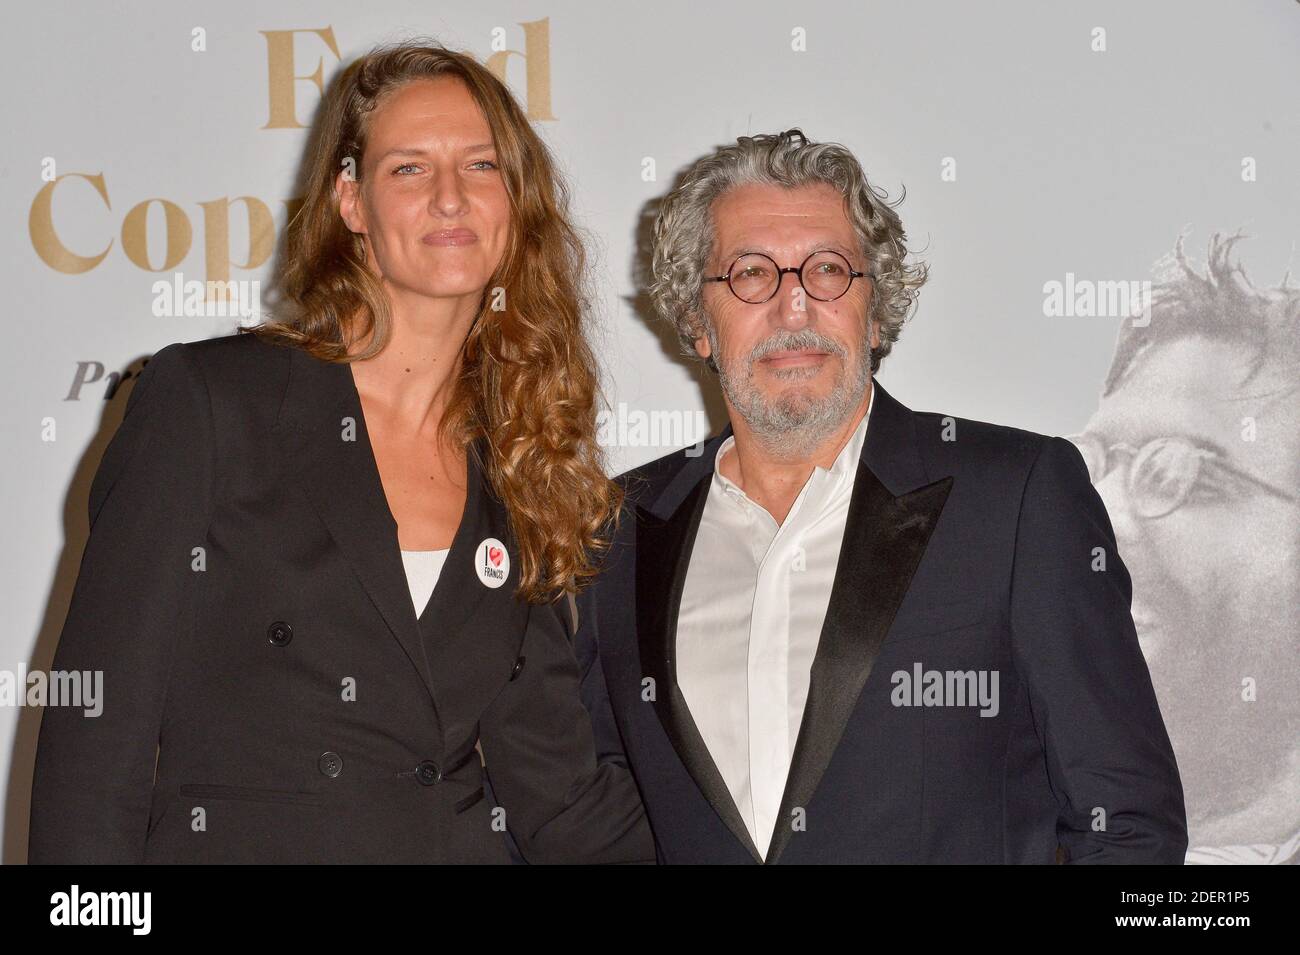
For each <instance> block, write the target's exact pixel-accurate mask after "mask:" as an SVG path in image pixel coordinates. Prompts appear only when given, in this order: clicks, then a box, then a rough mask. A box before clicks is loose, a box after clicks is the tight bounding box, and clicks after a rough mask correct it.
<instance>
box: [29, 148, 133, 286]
mask: <svg viewBox="0 0 1300 955" xmlns="http://www.w3.org/2000/svg"><path fill="white" fill-rule="evenodd" d="M64 179H84V180H86V182H88V183H90V184H91V185H92V186H94V187H95V191H96V192H98V193H99V197H100V198H101V199H103V200H104V205H105V206H107V207H108V208H110V209H111V208H113V207H112V205H111V204H110V203H109V201H108V188H107V187H106V186H105V185H104V174H103V173H102V172H101V173H99V174H98V175H95V176H87V175H85V174H84V173H80V172H70V173H66V174H65V175H62V176H59V177H58V178H57V179H55V180H54V181H53V182H47V183H46V184H45V185H43V186H42V187H41V190H40V192H38V193H36V198H35V199H33V200H32V208H31V211H30V212H28V213H27V231H28V232H29V233H30V234H31V237H32V248H33V249H35V250H36V254H37V255H39V256H40V257H41V261H42V262H44V263H45V264H46V265H48V266H49V267H50V268H52V269H54V271H56V272H63V273H64V274H65V275H80V274H81V273H82V272H89V271H90V270H91V269H93V268H94V267H95V266H97V265H98V264H99V263H100V262H103V261H104V256H106V255H108V250H109V249H111V248H113V240H112V239H109V240H108V245H106V246H104V251H103V252H100V253H99V254H98V255H78V254H77V253H76V252H73V251H72V250H71V249H69V248H68V247H67V246H66V245H64V244H63V242H62V241H60V239H59V236H58V233H57V232H55V231H54V187H55V186H57V185H58V184H59V183H60V182H62V181H63V180H64Z"/></svg>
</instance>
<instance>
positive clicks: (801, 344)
mask: <svg viewBox="0 0 1300 955" xmlns="http://www.w3.org/2000/svg"><path fill="white" fill-rule="evenodd" d="M814 349H815V350H817V351H824V352H828V353H830V354H832V355H835V356H836V357H837V358H848V356H849V351H848V349H847V348H845V347H844V345H842V344H841V343H840V342H837V341H836V340H835V339H833V338H828V337H827V336H825V335H823V334H821V333H820V332H815V331H813V330H812V329H810V328H805V329H802V330H801V331H797V332H778V333H777V334H775V335H773V336H772V337H771V338H768V339H765V340H763V341H761V342H759V343H758V344H757V345H755V346H754V349H753V351H751V352H750V353H749V361H750V364H753V363H754V362H756V361H760V360H762V359H764V358H766V357H767V356H768V355H770V354H772V353H773V352H778V351H804V350H814Z"/></svg>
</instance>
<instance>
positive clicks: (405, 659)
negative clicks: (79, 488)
mask: <svg viewBox="0 0 1300 955" xmlns="http://www.w3.org/2000/svg"><path fill="white" fill-rule="evenodd" d="M471 450H472V451H475V450H477V451H478V452H479V453H481V450H482V449H481V448H477V449H471ZM468 457H469V461H470V463H469V467H468V478H469V485H468V495H467V500H466V504H465V513H464V517H463V519H462V521H461V524H460V528H459V530H458V531H457V533H456V536H455V540H454V542H453V544H452V546H451V552H450V554H449V555H448V559H447V563H446V565H445V567H444V569H443V571H442V575H441V577H440V579H439V580H438V584H437V587H436V589H435V590H434V593H433V596H432V597H431V598H430V602H429V605H428V606H427V608H426V609H425V611H424V613H423V615H422V617H421V618H420V619H418V620H417V616H416V612H415V607H414V606H413V604H412V601H411V597H410V592H409V589H408V586H407V582H406V578H405V574H404V570H403V567H402V560H401V555H400V551H399V548H398V542H397V524H396V522H395V521H394V520H393V517H392V514H391V512H390V511H389V508H388V505H387V500H386V498H385V496H384V491H383V485H382V484H381V482H380V479H379V472H378V468H377V466H376V464H375V459H374V455H373V451H372V449H371V445H370V440H369V438H368V436H367V433H366V427H365V419H364V417H363V415H362V411H361V402H360V398H359V396H358V394H357V391H356V387H355V385H354V384H353V379H352V375H351V371H350V369H349V368H348V367H347V366H346V365H340V364H333V363H329V362H325V361H321V360H319V359H316V358H314V357H312V356H311V355H310V354H308V353H307V352H305V351H302V350H300V349H298V348H293V347H287V346H278V345H274V344H269V343H266V342H264V341H261V340H259V339H257V338H255V337H253V336H252V335H247V334H241V335H234V336H229V337H226V338H219V339H214V340H212V341H205V342H194V343H190V344H183V343H178V344H173V345H169V346H167V347H166V348H164V349H162V350H161V351H160V352H158V353H157V354H156V355H155V356H154V357H153V359H152V360H151V361H149V363H148V364H147V365H146V366H145V369H144V371H143V372H142V374H141V376H140V378H139V379H138V381H137V383H136V385H135V388H134V390H133V392H132V393H131V395H130V398H129V399H128V402H127V411H126V417H125V419H124V421H123V423H122V425H121V427H120V429H119V430H118V432H117V434H116V435H115V436H114V438H113V440H112V442H111V444H110V445H109V447H108V450H107V452H106V454H105V456H104V459H103V461H102V463H101V465H100V468H99V471H98V473H97V474H96V477H95V480H94V482H93V486H92V490H91V494H90V521H91V532H90V537H89V541H88V543H87V545H86V550H85V554H84V556H83V558H82V563H81V569H80V573H79V576H78V578H77V583H76V588H75V591H74V593H73V597H72V602H71V606H70V609H69V613H68V618H67V622H66V624H65V625H64V629H63V635H62V639H61V641H60V644H59V647H58V650H57V653H56V656H55V660H54V667H53V668H54V670H55V671H83V672H84V671H92V672H93V671H102V673H103V706H102V713H101V714H100V715H98V716H90V715H87V714H86V712H85V711H84V710H83V709H81V708H75V707H62V706H49V707H47V708H46V710H45V713H44V716H43V721H42V725H41V732H40V739H39V744H38V750H37V755H36V767H35V781H34V785H33V792H32V811H31V833H30V848H29V858H30V860H31V861H32V862H38V863H39V862H141V861H144V862H507V861H509V855H508V849H507V842H506V836H505V832H504V829H505V826H507V825H508V827H509V830H510V833H511V835H513V837H514V838H515V840H516V842H517V843H518V845H519V847H520V849H521V851H522V852H523V853H524V855H525V856H526V857H527V858H529V860H530V861H575V862H579V861H592V862H604V861H634V860H652V859H653V858H654V850H653V843H652V841H651V838H650V833H649V829H648V827H647V824H646V821H645V815H644V811H643V809H642V807H641V802H640V799H639V797H638V794H637V791H636V787H635V784H634V783H633V781H632V779H631V777H630V775H629V774H628V772H627V770H626V769H624V768H622V767H620V766H618V765H615V764H611V763H602V764H600V765H598V764H597V761H596V758H595V754H594V749H593V740H592V730H591V724H590V718H589V717H588V715H587V712H586V710H585V709H584V708H583V706H582V703H581V701H580V698H579V692H578V686H579V674H578V667H577V663H576V662H575V659H574V656H573V652H572V649H571V643H570V640H571V636H572V635H571V633H570V632H569V629H568V620H567V616H566V614H565V611H566V610H567V605H565V604H563V603H561V604H558V605H543V606H530V605H528V604H526V603H524V602H522V601H519V600H517V599H516V598H515V597H514V596H513V592H514V585H515V584H516V583H517V578H516V573H517V567H518V562H517V554H516V553H515V549H514V541H513V539H512V536H511V533H510V529H509V527H508V523H507V519H506V511H505V509H504V507H503V506H502V504H501V503H500V502H499V501H498V500H497V499H496V498H495V497H494V496H493V494H492V493H491V491H490V488H489V487H488V485H487V484H486V482H485V480H484V478H483V474H482V471H481V466H480V464H479V462H477V461H476V460H475V453H471V454H469V456H468ZM488 538H495V539H496V540H497V541H500V542H502V543H504V544H505V545H506V550H507V552H508V554H509V557H510V563H511V567H512V568H516V570H515V571H512V573H511V575H510V577H509V578H508V580H507V581H506V583H505V585H504V586H500V587H497V588H492V587H489V586H486V585H485V584H484V583H483V582H482V580H481V578H480V576H479V574H478V573H477V571H476V568H475V565H474V560H475V555H476V552H477V550H478V545H479V544H480V543H481V542H483V541H484V540H486V539H488ZM480 740H481V748H482V752H483V760H482V761H480V759H479V754H478V752H477V751H476V749H475V743H476V741H480ZM482 763H486V764H487V766H488V767H489V768H490V770H491V786H490V790H491V791H493V792H494V793H495V796H496V798H497V799H498V800H499V801H500V803H501V805H500V806H496V805H491V804H490V802H491V800H488V799H485V798H483V782H484V779H483V769H482Z"/></svg>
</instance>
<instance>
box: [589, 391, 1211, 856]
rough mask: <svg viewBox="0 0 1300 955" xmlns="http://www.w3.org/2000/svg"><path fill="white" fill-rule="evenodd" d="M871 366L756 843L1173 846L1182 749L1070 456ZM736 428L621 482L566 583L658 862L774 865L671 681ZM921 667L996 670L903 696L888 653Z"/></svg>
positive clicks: (1106, 525) (954, 852) (1100, 515)
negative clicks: (864, 413) (812, 631)
mask: <svg viewBox="0 0 1300 955" xmlns="http://www.w3.org/2000/svg"><path fill="white" fill-rule="evenodd" d="M874 387H875V388H876V389H877V392H876V395H875V398H874V402H875V403H874V406H873V408H872V411H871V419H870V421H869V423H868V427H867V436H866V443H865V445H864V447H863V451H862V457H861V461H860V464H859V468H858V473H857V478H856V482H855V484H854V489H853V497H852V501H851V504H850V508H849V514H848V521H847V526H846V529H845V536H844V543H843V549H842V551H841V554H840V559H839V565H838V568H837V572H836V576H835V582H834V586H833V590H832V593H831V597H830V604H829V607H828V610H827V613H826V620H825V625H824V626H823V628H822V632H821V636H820V642H819V644H818V647H817V653H816V657H815V659H814V662H813V665H812V671H811V683H810V688H809V693H808V702H807V706H806V709H805V711H804V716H803V722H802V724H801V727H800V731H799V736H798V742H797V746H796V749H795V752H794V757H793V761H792V763H791V767H790V773H789V777H788V779H787V782H786V787H785V796H784V800H783V802H782V808H781V812H780V815H779V816H778V819H777V828H776V832H775V834H774V835H773V839H772V844H771V846H770V848H769V851H768V854H767V859H766V861H767V862H769V863H775V862H785V863H813V862H828V863H857V862H864V863H909V862H916V863H1053V862H1057V861H1060V860H1064V861H1067V862H1094V863H1095V862H1140V863H1172V864H1181V863H1182V861H1183V855H1184V852H1185V851H1186V848H1187V827H1186V818H1185V814H1184V808H1183V792H1182V785H1181V782H1180V780H1179V777H1178V767H1177V765H1176V763H1175V760H1174V754H1173V751H1172V749H1171V747H1170V745H1169V738H1168V735H1167V734H1166V732H1165V726H1164V723H1163V721H1162V719H1161V716H1160V710H1159V707H1158V705H1157V703H1156V697H1155V693H1154V691H1153V690H1152V686H1151V679H1150V676H1149V674H1148V672H1147V667H1146V663H1145V661H1144V660H1143V657H1142V652H1141V650H1140V649H1139V646H1138V638H1137V634H1136V632H1135V629H1134V625H1133V621H1132V617H1131V615H1130V611H1129V605H1130V598H1131V595H1132V584H1131V581H1130V578H1129V574H1128V571H1127V570H1126V569H1125V567H1124V564H1123V563H1122V562H1121V560H1120V555H1119V553H1118V551H1117V550H1116V544H1115V535H1114V531H1113V530H1112V527H1111V523H1110V520H1109V518H1108V516H1107V514H1106V510H1105V506H1104V505H1103V504H1102V501H1101V498H1100V497H1099V496H1098V494H1097V493H1096V491H1095V489H1094V488H1093V486H1092V484H1091V482H1090V480H1089V476H1088V470H1087V467H1086V466H1085V464H1084V461H1083V459H1082V457H1081V455H1080V454H1079V452H1078V451H1077V450H1076V449H1075V447H1074V446H1073V445H1072V444H1070V443H1069V442H1068V441H1066V440H1064V439H1062V438H1056V437H1048V436H1045V435H1040V434H1035V433H1032V432H1029V431H1022V430H1018V429H1015V428H1008V427H1000V426H997V425H992V424H986V423H983V422H977V421H970V420H966V419H963V418H956V417H950V416H944V415H940V414H934V413H921V412H914V411H912V410H910V409H908V408H907V407H905V406H904V405H902V404H901V403H900V402H899V401H897V400H896V399H895V398H893V397H892V396H891V395H890V394H889V393H888V392H887V391H886V390H885V389H884V388H882V387H881V386H880V384H879V382H876V383H875V384H874ZM728 434H730V428H728V429H727V430H726V431H724V432H723V433H722V434H721V435H719V436H718V437H716V438H714V439H712V440H710V441H709V442H707V443H706V444H705V445H704V447H703V453H702V454H698V453H697V454H695V455H691V454H690V452H689V449H686V450H684V451H679V452H676V453H674V454H670V455H668V456H666V457H663V458H660V459H659V460H657V461H654V462H652V463H650V464H648V465H645V466H644V467H642V468H640V469H637V470H635V471H632V472H630V473H629V474H627V475H624V476H623V478H621V479H620V480H621V481H622V483H623V484H624V486H625V487H626V489H627V492H628V495H627V504H626V506H625V509H624V511H623V514H622V519H621V521H620V526H619V529H618V532H617V534H616V536H615V539H614V542H613V545H612V546H611V548H610V550H609V552H608V554H607V557H606V559H605V571H604V573H603V574H602V575H601V577H600V578H598V580H597V582H596V583H595V584H594V585H593V586H592V587H591V588H589V589H588V590H587V591H586V592H584V594H583V595H582V596H581V597H580V599H579V627H578V633H577V636H576V638H575V639H576V640H577V648H576V649H577V652H578V657H579V662H580V664H581V665H582V666H584V667H585V668H586V672H585V677H584V696H585V700H584V702H586V704H587V706H588V708H589V709H590V710H591V711H592V714H593V722H594V724H595V727H596V732H597V744H598V747H599V748H600V750H601V751H602V754H603V758H605V759H610V760H622V759H624V758H625V759H626V760H627V762H628V763H630V765H631V767H632V770H633V773H634V774H635V777H636V780H637V783H638V785H639V787H640V790H641V795H642V799H643V800H644V802H645V805H646V808H647V811H648V813H649V817H650V822H651V826H652V828H653V830H654V834H655V841H656V844H657V852H658V857H659V861H660V862H663V863H679V862H681V863H748V862H758V861H763V860H762V857H761V856H760V855H759V853H758V852H757V851H756V849H755V847H754V845H753V841H752V839H751V838H750V836H749V834H748V832H747V830H746V827H745V825H744V823H743V822H742V820H741V817H740V814H739V812H738V810H737V808H736V805H735V803H734V801H733V799H732V797H731V795H730V793H729V791H728V789H727V786H726V784H725V783H724V782H723V779H722V777H721V775H720V774H719V772H718V769H717V767H716V765H715V764H714V762H713V760H712V758H711V756H710V754H709V751H708V748H707V747H706V746H705V744H704V741H703V739H702V738H701V736H700V733H699V731H698V729H697V728H696V726H695V723H694V721H693V720H692V718H691V713H690V709H689V707H688V705H687V701H686V700H685V698H684V696H683V694H682V692H681V691H680V689H679V688H678V686H677V682H676V659H677V655H676V653H675V652H674V647H675V642H676V640H677V637H678V635H677V630H676V621H677V613H678V607H679V604H680V601H681V595H682V588H683V584H684V581H685V575H686V570H687V567H688V564H689V560H690V555H691V550H692V546H693V542H694V539H695V534H696V531H697V528H698V527H699V524H700V516H701V514H702V513H703V508H704V502H705V499H706V496H707V492H708V486H709V480H710V477H711V475H712V472H713V463H714V456H715V454H716V452H717V449H718V446H719V444H720V443H721V441H722V440H723V439H724V438H725V437H726V436H727V435H728ZM697 451H698V449H697ZM706 570H707V572H708V573H716V574H719V575H722V574H726V573H727V572H728V571H727V568H726V567H715V568H707V569H706ZM932 670H933V671H939V672H940V673H953V674H973V675H978V674H979V673H981V671H983V672H984V673H985V676H986V678H987V676H988V674H990V673H991V672H993V671H996V673H997V675H998V689H999V706H998V711H997V714H996V716H982V715H981V707H980V706H979V705H965V706H961V705H934V706H932V705H915V704H916V703H917V702H918V699H917V697H916V696H914V692H915V691H913V690H910V689H908V690H907V692H906V693H904V687H903V682H902V678H901V677H900V676H898V674H903V673H905V674H907V675H908V677H909V678H911V677H912V676H913V675H915V674H916V673H918V672H922V673H924V672H925V671H932ZM922 683H924V679H923V680H922ZM904 700H905V701H906V702H909V703H911V704H913V705H898V704H899V703H901V702H903V701H904ZM922 702H923V701H922ZM949 702H952V698H949ZM1058 847H1059V850H1060V851H1059V855H1058Z"/></svg>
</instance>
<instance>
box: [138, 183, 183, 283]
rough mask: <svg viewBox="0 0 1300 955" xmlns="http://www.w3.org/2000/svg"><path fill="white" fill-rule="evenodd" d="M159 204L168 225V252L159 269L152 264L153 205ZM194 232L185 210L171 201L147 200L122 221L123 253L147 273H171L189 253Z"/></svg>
mask: <svg viewBox="0 0 1300 955" xmlns="http://www.w3.org/2000/svg"><path fill="white" fill-rule="evenodd" d="M152 202H157V203H159V204H160V205H161V206H162V209H163V221H164V222H165V223H166V226H167V231H166V237H167V251H166V253H165V254H164V256H163V264H162V265H160V266H158V268H156V269H155V268H152V267H150V265H149V235H148V226H149V204H150V203H152ZM193 238H194V230H193V229H191V228H190V220H189V218H188V217H187V216H186V215H185V213H184V211H182V209H181V207H180V206H178V205H177V204H176V203H174V202H172V201H170V200H168V199H146V200H144V202H140V203H137V204H136V205H135V206H133V207H132V209H131V211H130V212H128V213H127V214H126V218H125V219H123V220H122V251H123V252H125V253H126V257H127V258H128V259H130V260H131V261H132V262H133V263H135V264H136V265H138V266H139V267H140V268H142V269H144V270H145V271H146V272H167V271H170V270H171V269H174V268H176V266H178V265H180V264H181V262H182V261H184V259H185V256H186V255H188V254H189V251H190V242H191V240H193Z"/></svg>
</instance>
